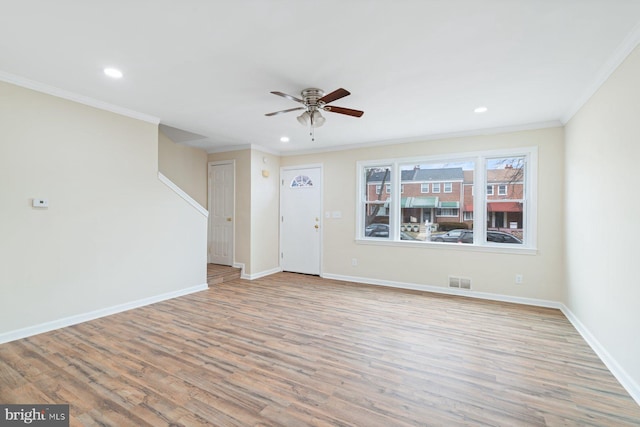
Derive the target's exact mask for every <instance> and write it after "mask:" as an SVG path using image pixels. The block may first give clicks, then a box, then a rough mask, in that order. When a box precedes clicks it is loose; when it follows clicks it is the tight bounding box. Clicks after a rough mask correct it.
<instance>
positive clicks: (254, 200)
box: [250, 150, 280, 276]
mask: <svg viewBox="0 0 640 427" xmlns="http://www.w3.org/2000/svg"><path fill="white" fill-rule="evenodd" d="M262 171H267V173H268V174H269V176H268V177H265V176H263V175H262ZM279 176H280V158H279V157H278V156H274V155H272V154H268V153H265V152H262V151H259V150H251V206H252V207H253V210H252V212H251V270H250V274H251V275H253V276H255V275H263V274H266V273H269V272H273V271H274V270H277V269H278V268H279V266H280V260H279V258H278V253H279V249H278V248H279V239H280V234H279V233H280V228H279V224H280V221H279V220H278V217H279V212H280V186H279V185H278V182H279Z"/></svg>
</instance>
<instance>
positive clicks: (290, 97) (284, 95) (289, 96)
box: [271, 91, 304, 104]
mask: <svg viewBox="0 0 640 427" xmlns="http://www.w3.org/2000/svg"><path fill="white" fill-rule="evenodd" d="M271 93H272V94H274V95H278V96H281V97H283V98H287V99H290V100H292V101H295V102H299V103H300V104H304V101H303V100H302V99H299V98H296V97H295V96H291V95H287V94H286V93H282V92H278V91H273V92H271Z"/></svg>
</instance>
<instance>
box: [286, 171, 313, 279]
mask: <svg viewBox="0 0 640 427" xmlns="http://www.w3.org/2000/svg"><path fill="white" fill-rule="evenodd" d="M280 184H281V191H280V222H281V227H280V242H281V246H280V250H281V251H280V261H281V262H280V265H281V267H282V269H283V270H284V271H292V272H295V273H305V274H320V243H321V239H320V236H321V234H322V229H321V226H322V221H321V219H322V187H321V184H322V169H321V168H320V167H319V166H316V167H308V168H297V169H283V170H282V173H281V182H280Z"/></svg>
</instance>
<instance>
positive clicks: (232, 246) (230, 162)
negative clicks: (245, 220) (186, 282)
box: [207, 159, 236, 266]
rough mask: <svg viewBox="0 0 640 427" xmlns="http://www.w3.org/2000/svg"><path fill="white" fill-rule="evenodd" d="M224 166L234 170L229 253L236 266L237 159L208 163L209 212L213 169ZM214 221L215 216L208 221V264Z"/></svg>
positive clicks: (210, 209)
mask: <svg viewBox="0 0 640 427" xmlns="http://www.w3.org/2000/svg"><path fill="white" fill-rule="evenodd" d="M222 165H231V168H232V169H233V171H232V174H231V176H232V179H233V183H232V184H233V185H232V187H233V188H232V189H231V191H232V194H233V203H232V212H231V217H232V218H233V222H232V223H231V240H230V241H229V246H230V248H229V251H230V252H229V253H230V254H231V265H232V266H234V265H235V263H236V252H235V247H236V161H235V159H232V160H219V161H213V162H208V163H207V190H208V191H207V199H208V200H207V208H208V209H209V212H212V208H213V206H212V202H213V197H212V194H213V186H212V185H211V172H212V168H213V167H214V166H222ZM212 221H213V215H209V217H208V221H207V263H210V262H211V258H210V256H211V251H210V247H211V241H212V240H213V239H212V236H211V233H212V230H213V227H212V226H211V222H212Z"/></svg>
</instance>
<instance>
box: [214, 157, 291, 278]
mask: <svg viewBox="0 0 640 427" xmlns="http://www.w3.org/2000/svg"><path fill="white" fill-rule="evenodd" d="M225 160H235V162H236V174H235V185H236V206H235V211H236V213H235V217H236V222H235V254H234V263H240V264H243V265H244V271H243V273H244V274H245V277H249V278H254V277H259V276H263V275H265V274H269V273H273V272H274V271H276V270H277V269H278V268H279V259H278V248H279V228H278V224H279V222H278V212H279V203H280V196H279V194H280V193H279V188H278V177H279V169H280V157H278V156H275V155H273V154H268V153H265V152H262V151H260V150H256V149H246V150H239V151H229V152H224V153H212V154H209V161H210V162H213V161H225ZM263 170H265V171H268V174H269V176H268V177H264V176H263V175H262V171H263Z"/></svg>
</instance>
